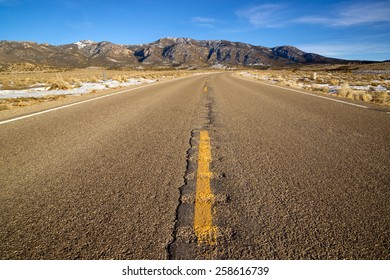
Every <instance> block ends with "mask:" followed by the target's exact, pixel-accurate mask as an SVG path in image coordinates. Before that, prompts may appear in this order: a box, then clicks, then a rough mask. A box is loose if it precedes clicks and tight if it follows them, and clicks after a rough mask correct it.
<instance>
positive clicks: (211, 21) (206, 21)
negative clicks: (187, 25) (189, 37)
mask: <svg viewBox="0 0 390 280" xmlns="http://www.w3.org/2000/svg"><path fill="white" fill-rule="evenodd" d="M191 22H193V23H195V24H196V26H199V27H207V28H214V27H215V25H216V24H218V23H220V21H219V20H217V19H215V18H207V17H193V18H192V19H191Z"/></svg>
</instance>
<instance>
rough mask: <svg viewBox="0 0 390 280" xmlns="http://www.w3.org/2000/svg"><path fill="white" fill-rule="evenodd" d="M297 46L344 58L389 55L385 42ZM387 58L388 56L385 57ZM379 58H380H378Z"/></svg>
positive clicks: (326, 43) (367, 57) (305, 49)
mask: <svg viewBox="0 0 390 280" xmlns="http://www.w3.org/2000/svg"><path fill="white" fill-rule="evenodd" d="M296 47H297V48H299V49H301V50H303V51H305V52H311V53H317V54H320V55H323V56H329V57H335V58H344V59H363V58H366V59H373V60H375V59H377V58H376V57H386V54H387V57H390V48H389V45H388V44H386V43H379V44H378V43H377V42H372V43H371V42H358V43H351V42H323V43H314V44H298V45H296ZM387 59H388V58H387ZM379 60H381V59H379Z"/></svg>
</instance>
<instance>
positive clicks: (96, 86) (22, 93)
mask: <svg viewBox="0 0 390 280" xmlns="http://www.w3.org/2000/svg"><path fill="white" fill-rule="evenodd" d="M154 82H156V80H151V79H143V78H140V79H128V80H127V82H118V81H115V80H107V81H100V82H97V83H81V86H80V87H77V88H72V89H64V90H62V89H61V90H49V87H34V88H29V89H22V90H0V99H4V98H20V97H43V96H45V95H63V94H66V95H81V94H85V93H89V92H91V91H93V90H103V89H107V88H117V87H130V86H134V85H142V84H150V83H154Z"/></svg>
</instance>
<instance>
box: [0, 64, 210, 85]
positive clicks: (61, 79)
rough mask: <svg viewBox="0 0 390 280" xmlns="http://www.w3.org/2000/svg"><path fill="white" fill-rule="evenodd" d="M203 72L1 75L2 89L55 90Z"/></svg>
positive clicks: (87, 71)
mask: <svg viewBox="0 0 390 280" xmlns="http://www.w3.org/2000/svg"><path fill="white" fill-rule="evenodd" d="M197 72H204V71H202V70H196V71H194V70H192V71H190V70H166V71H144V70H103V69H74V70H70V71H60V70H58V72H22V73H9V72H1V73H0V89H26V88H29V87H31V86H34V85H37V84H44V85H46V86H47V87H52V88H53V89H57V88H58V89H59V88H68V87H69V86H71V87H75V86H77V85H78V84H80V83H82V82H92V83H96V82H99V81H102V80H110V79H113V80H117V81H119V82H124V81H127V80H128V79H130V78H132V79H140V78H144V79H152V80H165V79H170V78H174V77H182V76H187V75H191V74H194V73H197Z"/></svg>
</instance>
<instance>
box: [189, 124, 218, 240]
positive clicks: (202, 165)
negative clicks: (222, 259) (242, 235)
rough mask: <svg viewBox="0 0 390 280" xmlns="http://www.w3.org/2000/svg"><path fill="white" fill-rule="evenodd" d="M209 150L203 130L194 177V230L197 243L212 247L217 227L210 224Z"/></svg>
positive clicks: (211, 201)
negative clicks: (196, 170)
mask: <svg viewBox="0 0 390 280" xmlns="http://www.w3.org/2000/svg"><path fill="white" fill-rule="evenodd" d="M210 163H211V148H210V137H209V133H208V132H207V131H205V130H202V131H201V132H200V137H199V154H198V172H197V176H196V195H195V213H194V230H195V234H196V237H197V239H198V243H207V244H209V245H213V244H215V243H216V239H217V227H216V226H213V223H212V220H213V219H212V205H213V203H214V194H213V193H212V191H211V186H210V179H211V176H212V172H210Z"/></svg>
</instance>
